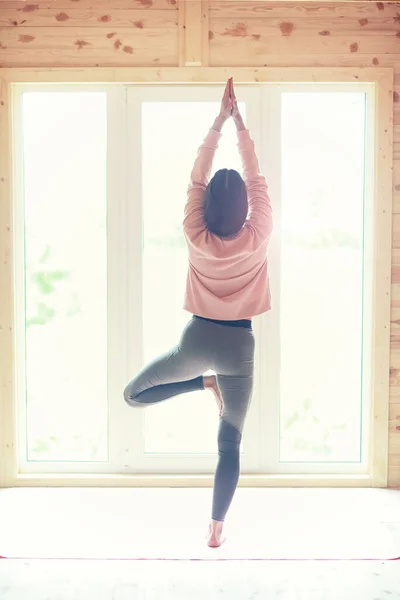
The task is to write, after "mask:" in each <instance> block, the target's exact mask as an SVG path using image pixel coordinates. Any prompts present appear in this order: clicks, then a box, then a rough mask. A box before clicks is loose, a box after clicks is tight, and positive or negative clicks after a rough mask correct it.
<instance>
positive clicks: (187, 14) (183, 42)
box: [179, 0, 208, 67]
mask: <svg viewBox="0 0 400 600" xmlns="http://www.w3.org/2000/svg"><path fill="white" fill-rule="evenodd" d="M179 65H180V66H186V67H200V66H207V65H208V1H207V0H190V1H188V0H184V1H183V2H181V3H180V4H179Z"/></svg>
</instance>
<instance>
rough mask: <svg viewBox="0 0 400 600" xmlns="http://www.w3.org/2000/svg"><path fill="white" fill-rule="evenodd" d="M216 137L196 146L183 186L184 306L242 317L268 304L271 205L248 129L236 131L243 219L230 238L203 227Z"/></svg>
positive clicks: (219, 315)
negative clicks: (186, 258)
mask: <svg viewBox="0 0 400 600" xmlns="http://www.w3.org/2000/svg"><path fill="white" fill-rule="evenodd" d="M219 139H220V133H218V132H217V131H214V130H211V131H210V132H209V134H208V136H207V138H206V139H205V141H204V143H203V145H202V146H201V147H200V150H199V154H198V157H197V159H196V162H195V165H194V168H193V171H192V176H191V183H190V186H189V190H188V202H187V205H186V210H185V220H184V233H185V237H186V241H187V245H188V250H189V270H188V278H187V286H186V298H185V305H184V307H185V309H186V310H187V311H189V312H191V313H193V314H196V315H198V316H201V317H206V318H209V319H223V320H236V319H248V318H251V317H253V316H256V315H258V314H261V313H263V312H266V311H267V310H269V309H270V308H271V297H270V290H269V278H268V264H267V249H268V244H269V240H270V237H271V232H272V210H271V203H270V200H269V197H268V192H267V184H266V182H265V178H264V177H263V176H261V175H260V174H259V164H258V160H257V157H256V154H255V151H254V143H253V141H252V140H251V138H250V135H249V132H248V131H247V130H245V129H244V130H242V131H238V147H239V152H240V155H241V158H242V163H243V170H244V180H245V183H246V188H247V194H248V202H249V209H250V214H249V218H248V219H247V221H246V222H245V224H244V226H243V227H242V229H241V230H240V231H239V233H237V234H236V236H234V237H232V238H221V237H219V236H217V235H215V234H213V233H211V232H210V231H208V229H207V227H206V223H205V219H204V193H205V190H206V187H207V184H208V179H209V174H210V170H211V165H212V160H213V157H214V154H215V151H216V149H217V145H218V141H219Z"/></svg>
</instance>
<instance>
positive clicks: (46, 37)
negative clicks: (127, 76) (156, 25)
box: [0, 27, 178, 67]
mask: <svg viewBox="0 0 400 600" xmlns="http://www.w3.org/2000/svg"><path fill="white" fill-rule="evenodd" d="M177 60H178V36H177V29H138V28H131V29H129V28H125V29H123V30H121V31H119V32H117V35H116V36H114V37H112V38H111V39H109V38H108V36H107V35H105V32H104V31H103V30H102V29H98V28H95V27H86V28H85V27H81V28H79V29H74V28H69V27H66V28H64V27H59V28H58V27H43V28H34V27H31V28H26V29H24V32H23V34H21V32H20V31H18V29H17V28H15V27H14V28H11V27H10V28H6V29H3V30H1V31H0V64H2V65H3V67H4V66H9V67H22V66H30V65H34V66H64V65H65V66H83V65H85V66H98V65H101V66H114V65H115V66H118V65H122V66H123V65H152V64H153V65H154V64H157V65H160V66H174V65H176V64H177Z"/></svg>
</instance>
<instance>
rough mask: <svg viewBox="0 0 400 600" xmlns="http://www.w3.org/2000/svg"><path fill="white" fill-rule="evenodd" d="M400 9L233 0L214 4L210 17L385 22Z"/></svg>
mask: <svg viewBox="0 0 400 600" xmlns="http://www.w3.org/2000/svg"><path fill="white" fill-rule="evenodd" d="M398 10H399V6H396V4H395V3H393V4H388V3H384V9H383V10H380V9H379V8H378V6H377V4H376V2H352V3H351V4H345V3H342V2H318V3H316V2H273V1H271V2H269V1H268V0H264V1H260V2H255V1H254V0H253V1H251V2H246V1H242V2H240V1H239V2H236V1H234V2H232V1H229V0H212V2H211V4H210V16H211V17H212V18H214V17H219V18H229V19H239V20H241V19H243V18H244V19H246V18H249V17H256V18H265V17H275V18H280V19H285V20H291V19H294V18H296V19H297V18H301V17H307V18H314V19H324V18H330V17H338V18H341V17H347V16H349V15H354V16H355V17H356V18H359V19H362V18H369V17H374V16H376V15H377V14H378V15H381V16H382V18H388V15H390V16H396V14H397V11H398Z"/></svg>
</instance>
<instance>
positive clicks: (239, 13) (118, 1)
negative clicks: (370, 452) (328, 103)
mask: <svg viewBox="0 0 400 600" xmlns="http://www.w3.org/2000/svg"><path fill="white" fill-rule="evenodd" d="M196 64H202V65H209V66H355V67H362V66H376V67H378V66H392V67H394V68H395V73H396V75H395V77H396V79H395V89H394V91H393V100H394V157H393V158H394V181H393V193H394V205H393V260H392V326H391V327H392V328H391V369H390V378H391V379H390V381H391V394H390V424H389V428H390V438H389V484H390V485H391V486H399V487H400V103H399V98H400V2H373V1H368V2H347V1H343V0H340V1H337V2H325V1H321V2H314V1H310V2H300V1H294V2H271V1H269V0H265V1H263V0H261V1H260V0H246V1H236V0H235V1H229V0H210V1H209V2H205V1H203V2H200V1H198V0H186V2H183V1H182V0H53V1H52V0H32V3H30V2H29V1H28V0H26V1H10V2H9V1H7V0H6V1H4V0H3V1H0V67H31V66H36V67H61V66H63V67H71V66H85V67H103V66H143V67H148V66H160V67H163V66H164V67H166V66H178V65H180V66H185V65H186V66H189V65H196Z"/></svg>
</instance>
